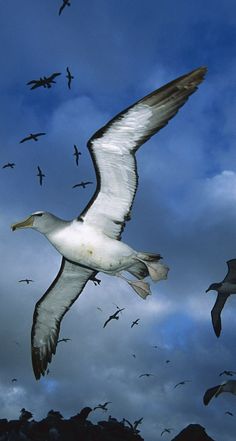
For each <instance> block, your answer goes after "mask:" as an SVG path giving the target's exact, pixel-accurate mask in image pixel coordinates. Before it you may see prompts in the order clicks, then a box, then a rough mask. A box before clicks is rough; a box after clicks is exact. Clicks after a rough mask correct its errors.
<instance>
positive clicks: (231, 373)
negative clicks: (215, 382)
mask: <svg viewBox="0 0 236 441" xmlns="http://www.w3.org/2000/svg"><path fill="white" fill-rule="evenodd" d="M235 374H236V372H235V371H223V372H221V373H220V374H219V377H221V376H222V375H228V376H229V377H232V376H233V375H235Z"/></svg>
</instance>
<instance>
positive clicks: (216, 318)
mask: <svg viewBox="0 0 236 441" xmlns="http://www.w3.org/2000/svg"><path fill="white" fill-rule="evenodd" d="M227 266H228V272H227V274H226V276H225V278H224V280H222V282H219V283H212V284H211V285H210V286H209V288H208V289H207V290H206V292H208V291H210V290H215V291H217V298H216V302H215V304H214V306H213V308H212V310H211V318H212V325H213V329H214V331H215V334H216V336H217V337H219V336H220V333H221V316H220V315H221V311H222V309H223V308H224V305H225V302H226V300H227V299H228V297H229V296H230V295H231V294H236V259H231V260H228V262H227Z"/></svg>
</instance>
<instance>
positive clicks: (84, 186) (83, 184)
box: [72, 181, 93, 188]
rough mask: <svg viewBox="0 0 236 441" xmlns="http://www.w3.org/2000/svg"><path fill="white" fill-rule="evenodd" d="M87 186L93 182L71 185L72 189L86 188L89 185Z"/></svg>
mask: <svg viewBox="0 0 236 441" xmlns="http://www.w3.org/2000/svg"><path fill="white" fill-rule="evenodd" d="M89 184H93V182H91V181H86V182H84V181H81V182H80V183H79V184H75V185H73V187H72V188H76V187H82V188H86V186H87V185H89Z"/></svg>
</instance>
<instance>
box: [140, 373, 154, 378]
mask: <svg viewBox="0 0 236 441" xmlns="http://www.w3.org/2000/svg"><path fill="white" fill-rule="evenodd" d="M142 377H155V375H154V374H141V375H139V377H138V378H142Z"/></svg>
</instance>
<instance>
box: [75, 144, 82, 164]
mask: <svg viewBox="0 0 236 441" xmlns="http://www.w3.org/2000/svg"><path fill="white" fill-rule="evenodd" d="M80 155H81V152H79V150H78V148H77V146H76V145H75V144H74V156H75V162H76V165H79V156H80Z"/></svg>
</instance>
